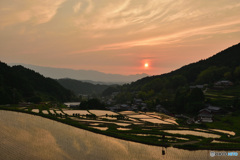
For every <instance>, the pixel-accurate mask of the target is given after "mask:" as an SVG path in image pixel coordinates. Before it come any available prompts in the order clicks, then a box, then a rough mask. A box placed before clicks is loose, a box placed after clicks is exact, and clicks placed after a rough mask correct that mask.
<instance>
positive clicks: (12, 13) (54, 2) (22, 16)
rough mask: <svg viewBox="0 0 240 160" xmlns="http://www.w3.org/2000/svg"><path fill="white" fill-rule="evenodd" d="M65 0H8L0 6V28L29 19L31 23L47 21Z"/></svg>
mask: <svg viewBox="0 0 240 160" xmlns="http://www.w3.org/2000/svg"><path fill="white" fill-rule="evenodd" d="M64 1H65V0H41V1H32V0H23V1H15V0H9V1H8V3H6V4H5V6H4V7H5V8H3V7H0V14H1V20H0V22H1V23H0V26H1V28H3V27H6V26H9V25H14V24H18V23H23V22H27V21H30V23H31V24H34V25H35V24H42V23H47V22H49V21H50V20H51V19H52V18H53V17H54V15H55V14H56V12H57V9H58V8H59V7H60V5H61V4H62V3H63V2H64Z"/></svg>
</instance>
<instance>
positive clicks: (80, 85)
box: [57, 78, 109, 95]
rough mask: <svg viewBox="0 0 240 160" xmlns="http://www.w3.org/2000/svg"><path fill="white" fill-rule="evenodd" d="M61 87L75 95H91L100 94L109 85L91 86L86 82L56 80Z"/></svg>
mask: <svg viewBox="0 0 240 160" xmlns="http://www.w3.org/2000/svg"><path fill="white" fill-rule="evenodd" d="M57 81H58V82H59V83H60V84H61V85H62V86H63V87H65V88H67V89H69V90H71V91H73V92H74V93H75V94H77V95H78V94H87V95H92V94H96V95H99V94H101V93H102V92H103V91H104V90H105V89H107V88H108V87H109V85H103V84H91V83H88V82H82V81H79V80H74V79H68V78H65V79H58V80H57Z"/></svg>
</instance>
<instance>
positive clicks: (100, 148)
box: [0, 111, 239, 160]
mask: <svg viewBox="0 0 240 160" xmlns="http://www.w3.org/2000/svg"><path fill="white" fill-rule="evenodd" d="M0 128H1V129H0V155H1V159H4V160H5V159H6V160H8V159H20V160H21V159H34V160H38V159H44V160H53V159H57V160H79V159H81V160H112V159H114V160H123V159H124V160H148V159H149V160H159V159H164V160H182V159H183V160H186V159H194V160H203V159H211V160H218V159H236V158H239V157H229V156H225V157H214V158H212V157H210V151H207V150H201V151H187V150H182V149H176V148H172V147H170V148H163V147H157V146H151V145H145V144H140V143H135V142H130V141H125V140H120V139H116V138H112V137H108V136H105V135H100V134H96V133H92V132H89V131H85V130H82V129H78V128H75V127H72V126H69V125H65V124H62V123H59V122H56V121H53V120H49V119H45V118H42V117H39V116H35V115H29V114H24V113H17V112H10V111H0ZM163 150H164V152H165V155H163V154H162V153H163V152H162V151H163Z"/></svg>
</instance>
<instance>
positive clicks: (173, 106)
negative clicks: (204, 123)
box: [103, 44, 240, 114]
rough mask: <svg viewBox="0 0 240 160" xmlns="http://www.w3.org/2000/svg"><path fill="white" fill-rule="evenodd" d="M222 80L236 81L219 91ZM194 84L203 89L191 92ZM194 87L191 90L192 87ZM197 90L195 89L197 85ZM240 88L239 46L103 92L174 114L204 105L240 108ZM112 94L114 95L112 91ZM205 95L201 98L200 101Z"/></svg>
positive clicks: (194, 110) (195, 109)
mask: <svg viewBox="0 0 240 160" xmlns="http://www.w3.org/2000/svg"><path fill="white" fill-rule="evenodd" d="M220 80H229V81H231V82H233V84H234V85H233V86H232V87H230V88H222V89H220V90H221V92H220V91H219V89H216V88H215V87H214V83H215V82H217V81H220ZM195 85H198V86H201V87H200V88H202V87H203V86H205V87H203V88H202V89H199V88H197V89H194V90H192V89H190V88H194V86H195ZM190 86H192V87H190ZM195 87H196V86H195ZM239 87H240V44H237V45H234V46H232V47H230V48H228V49H226V50H223V51H221V52H220V53H218V54H216V55H214V56H212V57H210V58H208V59H206V60H200V61H199V62H196V63H192V64H189V65H186V66H183V67H181V68H180V69H177V70H175V71H172V72H170V73H166V74H162V75H157V76H151V77H146V78H142V79H140V80H138V81H136V82H133V83H131V84H125V85H123V86H121V87H115V88H108V89H107V90H105V91H104V92H103V93H108V94H107V95H111V94H112V93H113V92H119V94H118V95H117V96H116V97H115V100H116V102H118V103H127V102H131V103H133V102H134V99H136V98H140V99H142V100H143V101H144V103H146V104H147V107H148V109H149V110H154V109H155V107H156V105H158V104H161V105H163V106H165V107H166V108H168V109H169V110H171V111H172V112H179V113H182V112H188V113H195V114H196V113H197V111H198V110H200V109H201V108H203V107H204V105H205V104H212V105H217V106H222V107H230V106H234V107H235V108H239V105H240V100H239V99H240V96H239V93H238V92H236V91H235V90H236V89H235V88H239ZM111 91H112V92H111ZM199 95H202V96H201V97H202V98H200V99H197V98H198V97H199Z"/></svg>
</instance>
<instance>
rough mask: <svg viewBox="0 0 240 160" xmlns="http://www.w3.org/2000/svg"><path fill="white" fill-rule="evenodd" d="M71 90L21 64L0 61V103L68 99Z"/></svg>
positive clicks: (71, 94)
mask: <svg viewBox="0 0 240 160" xmlns="http://www.w3.org/2000/svg"><path fill="white" fill-rule="evenodd" d="M72 96H73V93H71V91H69V90H67V89H65V88H64V87H62V86H61V85H60V84H59V83H58V82H56V81H55V80H53V79H50V78H45V77H43V76H42V75H40V74H39V73H36V72H35V71H32V70H30V69H26V68H24V67H22V66H13V67H10V66H8V65H6V64H5V63H2V62H0V104H14V103H18V102H21V101H25V102H36V103H37V102H40V101H61V102H62V101H69V100H70V98H71V97H72Z"/></svg>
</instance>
